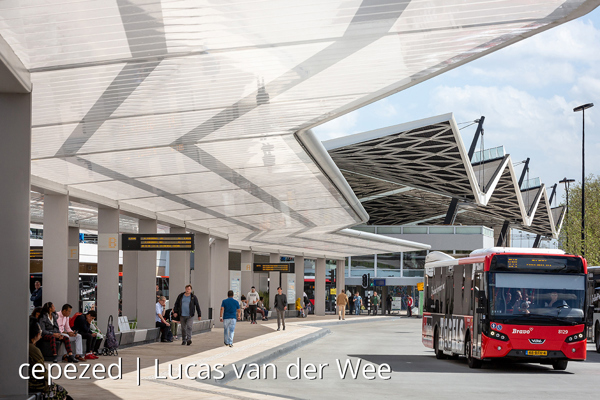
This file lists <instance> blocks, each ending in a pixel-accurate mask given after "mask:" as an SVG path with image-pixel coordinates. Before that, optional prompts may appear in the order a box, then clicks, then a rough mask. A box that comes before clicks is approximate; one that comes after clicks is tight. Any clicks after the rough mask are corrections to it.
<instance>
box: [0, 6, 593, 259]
mask: <svg viewBox="0 0 600 400" xmlns="http://www.w3.org/2000/svg"><path fill="white" fill-rule="evenodd" d="M597 5H598V1H597V0H594V1H564V0H560V1H558V0H548V1H539V2H525V3H524V2H522V1H517V0H513V1H509V0H499V1H493V2H489V1H462V0H461V1H448V0H443V1H442V0H439V1H427V2H424V1H418V0H413V1H397V2H394V1H378V0H375V1H352V0H351V1H308V2H307V1H284V2H283V1H258V2H241V1H237V2H236V1H232V2H227V3H213V2H205V1H199V0H197V1H196V0H181V1H179V0H172V1H170V0H162V1H158V0H129V1H122V0H117V1H111V0H98V1H90V0H85V1H84V0H80V1H69V0H63V1H24V0H4V1H2V2H0V35H1V36H2V38H3V39H4V40H5V41H6V42H7V43H8V44H9V45H10V47H11V48H12V50H13V51H14V53H15V54H16V55H17V56H18V57H19V58H20V60H21V61H22V63H23V64H24V65H25V66H26V68H27V69H28V70H29V72H30V74H31V81H32V84H33V91H32V93H33V115H32V118H33V137H32V140H33V144H32V154H31V163H32V182H33V187H34V189H35V190H37V191H40V192H44V191H58V192H64V193H66V192H68V193H69V195H70V197H71V198H72V199H74V200H77V201H79V202H81V203H82V204H105V205H111V206H117V207H119V208H120V209H121V210H122V211H123V212H125V213H131V214H133V215H140V216H144V217H151V218H157V219H158V220H159V221H161V222H163V223H166V224H169V225H172V226H186V227H188V228H189V229H193V230H199V231H210V232H211V234H215V235H221V236H224V237H228V238H229V241H230V244H231V245H232V246H238V247H244V246H248V247H249V246H255V247H259V246H262V247H265V248H269V249H272V250H273V251H276V250H279V251H280V252H285V253H294V254H301V253H305V252H307V251H308V252H313V253H314V254H321V255H326V256H329V257H339V256H346V255H353V254H368V253H377V252H391V251H400V250H402V249H404V250H409V249H422V248H427V246H425V247H423V246H422V245H421V246H420V245H418V244H414V243H412V244H411V243H401V242H394V243H389V242H385V241H382V239H378V238H376V237H372V238H368V239H365V238H363V237H349V236H347V235H352V233H348V232H346V234H344V231H343V229H345V228H348V227H351V226H353V225H356V224H359V223H364V222H366V221H367V220H368V215H367V214H366V212H365V210H364V208H363V207H362V206H361V203H360V202H359V201H358V199H357V198H356V196H355V195H354V194H353V193H352V191H351V190H349V186H348V184H347V183H346V182H345V180H344V179H343V177H342V176H341V174H339V171H337V169H336V168H335V166H332V165H330V159H328V158H327V155H326V153H325V154H321V153H324V152H323V151H319V146H318V143H314V142H315V139H314V137H311V135H310V134H309V133H308V132H307V129H309V128H311V127H313V126H315V125H317V124H320V123H322V122H325V121H327V120H329V119H332V118H335V117H337V116H340V115H342V114H344V113H346V112H349V111H351V110H353V109H356V108H358V107H361V106H364V105H366V104H368V103H370V102H373V101H375V100H377V99H380V98H382V97H385V96H387V95H389V94H392V93H394V92H397V91H399V90H402V89H404V88H407V87H410V86H412V85H414V84H416V83H419V82H421V81H424V80H426V79H428V78H430V77H432V76H434V75H436V74H439V73H441V72H444V71H447V70H450V69H452V68H454V67H456V66H458V65H461V64H464V63H466V62H469V61H470V60H473V59H475V58H478V57H480V56H482V55H485V54H488V53H490V52H492V51H495V50H497V49H499V48H502V47H504V46H507V45H509V44H511V43H514V42H517V41H519V40H521V39H523V38H525V37H527V36H531V35H534V34H535V33H538V32H541V31H543V30H545V29H549V28H551V27H553V26H556V25H558V24H561V23H564V22H566V21H568V20H570V19H573V18H576V17H578V16H580V15H583V14H585V13H587V12H589V11H591V10H592V9H593V8H595V7H596V6H597ZM38 211H39V210H38ZM91 218H92V219H93V217H91Z"/></svg>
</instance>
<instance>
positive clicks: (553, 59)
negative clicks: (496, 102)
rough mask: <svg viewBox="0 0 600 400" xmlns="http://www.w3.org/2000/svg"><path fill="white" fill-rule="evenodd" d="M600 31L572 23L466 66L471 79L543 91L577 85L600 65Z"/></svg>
mask: <svg viewBox="0 0 600 400" xmlns="http://www.w3.org/2000/svg"><path fill="white" fill-rule="evenodd" d="M599 48H600V30H598V29H596V28H595V27H594V25H593V24H592V22H590V21H588V22H585V21H583V20H575V21H571V22H569V23H567V24H564V25H561V26H559V27H557V28H554V29H550V30H549V31H546V32H543V33H541V34H538V35H536V36H533V37H531V38H528V39H525V40H523V41H521V42H518V43H516V44H514V45H512V46H508V47H507V48H504V49H502V50H499V51H497V52H495V53H493V54H490V55H488V56H485V57H483V58H481V59H479V60H477V61H475V62H473V63H471V64H468V65H467V66H465V69H466V70H467V74H468V75H467V76H470V77H474V78H483V79H494V80H496V84H497V83H508V84H511V85H519V86H527V87H534V88H542V87H546V86H555V85H556V84H564V83H566V84H570V83H573V82H574V81H575V80H576V78H577V76H578V74H580V73H582V72H584V71H585V72H588V71H590V70H592V71H593V70H595V69H596V65H597V64H598V62H600V52H599V51H598V49H599Z"/></svg>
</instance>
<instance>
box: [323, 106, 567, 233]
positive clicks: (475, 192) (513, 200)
mask: <svg viewBox="0 0 600 400" xmlns="http://www.w3.org/2000/svg"><path fill="white" fill-rule="evenodd" d="M324 145H325V147H326V148H327V149H328V151H329V154H330V155H331V157H332V158H333V160H334V162H335V163H336V164H337V165H338V166H339V167H340V170H341V171H342V173H343V174H344V176H345V177H346V179H347V181H348V183H349V184H350V185H351V186H352V190H353V191H354V192H355V193H356V194H357V195H358V197H359V199H360V201H361V202H362V205H363V206H364V208H365V210H367V212H368V214H369V216H370V219H369V222H368V223H369V224H371V225H405V224H427V225H436V224H440V225H441V224H444V223H445V222H444V220H445V216H446V213H447V212H448V209H449V207H450V203H451V201H452V199H453V198H454V199H458V200H460V202H459V203H458V209H457V213H456V217H455V220H454V223H456V224H463V225H486V226H489V227H500V226H502V225H503V223H504V222H505V221H509V222H510V223H511V224H512V226H513V227H520V228H522V229H523V230H526V231H529V232H533V233H537V234H540V235H544V236H548V237H556V235H557V233H558V230H557V226H558V223H557V222H556V221H555V220H554V217H553V214H552V212H551V209H550V204H549V203H548V202H547V201H546V187H545V185H543V184H542V185H541V186H539V187H535V188H530V189H528V190H524V191H521V190H519V185H518V177H517V176H516V175H515V172H514V170H513V166H512V161H511V158H510V155H505V156H503V157H502V158H498V159H490V160H487V161H483V162H479V163H477V164H475V165H471V162H470V161H468V155H467V151H466V149H465V147H464V144H463V143H462V140H461V138H460V134H459V133H458V130H457V128H456V123H455V122H454V117H453V116H452V114H446V115H441V116H436V117H431V118H427V119H424V120H420V121H414V122H410V123H407V124H402V125H396V126H392V127H388V128H383V129H379V130H376V131H371V132H364V133H359V134H356V135H352V136H346V137H343V138H340V139H334V140H330V141H327V142H325V143H324Z"/></svg>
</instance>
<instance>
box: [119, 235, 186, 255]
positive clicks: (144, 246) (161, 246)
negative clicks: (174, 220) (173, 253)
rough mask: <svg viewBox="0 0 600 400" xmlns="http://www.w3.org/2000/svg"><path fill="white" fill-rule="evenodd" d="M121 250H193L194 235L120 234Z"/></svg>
mask: <svg viewBox="0 0 600 400" xmlns="http://www.w3.org/2000/svg"><path fill="white" fill-rule="evenodd" d="M121 247H122V250H123V251H143V250H187V251H191V250H194V235H183V234H162V235H161V234H146V235H139V234H138V235H130V234H123V235H121Z"/></svg>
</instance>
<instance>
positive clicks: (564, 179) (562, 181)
mask: <svg viewBox="0 0 600 400" xmlns="http://www.w3.org/2000/svg"><path fill="white" fill-rule="evenodd" d="M571 182H575V179H567V177H564V178H563V179H562V180H561V181H558V183H564V184H565V190H566V191H567V211H566V214H567V215H566V218H567V221H568V220H569V185H570V184H571ZM568 247H569V229H567V233H566V235H565V248H568Z"/></svg>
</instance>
